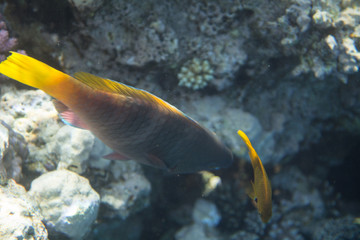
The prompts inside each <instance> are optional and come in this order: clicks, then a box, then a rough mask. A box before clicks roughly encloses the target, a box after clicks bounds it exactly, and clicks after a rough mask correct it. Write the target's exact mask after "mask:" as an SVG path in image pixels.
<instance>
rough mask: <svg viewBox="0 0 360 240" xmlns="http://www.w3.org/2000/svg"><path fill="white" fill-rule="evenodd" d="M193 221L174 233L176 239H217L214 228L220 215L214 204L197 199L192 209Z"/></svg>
mask: <svg viewBox="0 0 360 240" xmlns="http://www.w3.org/2000/svg"><path fill="white" fill-rule="evenodd" d="M192 216H193V221H194V223H193V224H191V225H189V226H185V227H183V228H181V229H180V230H179V231H178V232H177V233H176V234H175V239H176V240H190V239H199V240H217V239H219V236H218V235H219V234H218V233H217V231H216V229H215V228H214V227H215V226H216V225H218V223H219V221H220V219H221V216H220V214H219V211H218V210H217V208H216V206H215V204H213V203H212V202H209V201H207V200H204V199H198V200H197V201H196V203H195V206H194V209H193V214H192Z"/></svg>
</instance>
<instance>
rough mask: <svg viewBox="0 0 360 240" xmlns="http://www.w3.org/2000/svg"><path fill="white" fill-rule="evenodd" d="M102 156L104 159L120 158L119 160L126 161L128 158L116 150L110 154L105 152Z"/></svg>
mask: <svg viewBox="0 0 360 240" xmlns="http://www.w3.org/2000/svg"><path fill="white" fill-rule="evenodd" d="M103 158H105V159H109V160H121V161H128V160H130V159H129V158H128V157H127V156H125V155H123V154H121V153H118V152H112V153H110V154H107V155H105V156H103Z"/></svg>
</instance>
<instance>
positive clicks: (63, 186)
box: [29, 170, 100, 240]
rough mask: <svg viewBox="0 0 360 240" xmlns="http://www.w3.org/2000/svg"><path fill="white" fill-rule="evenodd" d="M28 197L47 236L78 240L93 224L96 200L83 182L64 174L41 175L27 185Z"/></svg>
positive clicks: (78, 177)
mask: <svg viewBox="0 0 360 240" xmlns="http://www.w3.org/2000/svg"><path fill="white" fill-rule="evenodd" d="M29 195H30V196H32V197H33V198H34V199H35V200H36V201H37V203H38V204H39V208H40V210H41V214H42V215H43V216H44V221H45V223H46V226H47V228H48V230H49V232H50V234H56V233H62V234H64V235H66V236H68V237H69V238H70V239H74V240H75V239H82V238H83V237H84V236H85V235H86V233H87V232H88V231H90V226H91V225H92V224H93V223H94V221H95V219H96V217H97V214H98V208H99V204H100V196H99V194H97V192H95V191H94V190H93V189H92V188H91V186H90V184H89V181H88V180H87V179H86V178H83V177H81V176H79V175H77V174H76V173H74V172H70V171H67V170H57V171H53V172H49V173H45V174H43V175H41V176H40V177H38V178H36V179H35V180H34V181H32V183H31V188H30V190H29Z"/></svg>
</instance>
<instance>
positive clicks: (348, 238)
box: [313, 216, 360, 240]
mask: <svg viewBox="0 0 360 240" xmlns="http://www.w3.org/2000/svg"><path fill="white" fill-rule="evenodd" d="M313 232H314V236H313V239H314V240H324V239H326V240H337V239H342V240H352V239H360V226H359V224H355V223H354V218H353V217H351V216H345V217H342V218H337V219H326V220H323V221H321V222H319V223H318V224H316V226H315V229H314V230H313Z"/></svg>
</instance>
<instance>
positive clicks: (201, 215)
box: [193, 198, 221, 227]
mask: <svg viewBox="0 0 360 240" xmlns="http://www.w3.org/2000/svg"><path fill="white" fill-rule="evenodd" d="M193 220H194V222H195V223H198V224H204V225H207V226H209V227H215V226H216V225H218V224H219V222H220V220H221V215H220V213H219V211H218V209H217V208H216V205H215V204H214V203H212V202H209V201H206V200H204V199H201V198H200V199H198V200H197V201H196V203H195V207H194V210H193Z"/></svg>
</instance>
